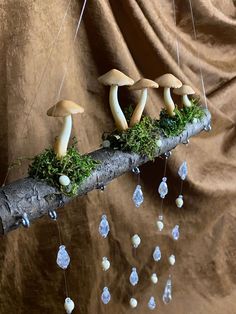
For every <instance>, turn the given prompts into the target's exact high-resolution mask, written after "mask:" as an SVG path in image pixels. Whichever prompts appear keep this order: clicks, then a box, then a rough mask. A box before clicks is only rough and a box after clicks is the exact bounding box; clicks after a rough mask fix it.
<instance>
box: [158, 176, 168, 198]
mask: <svg viewBox="0 0 236 314" xmlns="http://www.w3.org/2000/svg"><path fill="white" fill-rule="evenodd" d="M166 181H167V178H166V177H163V178H162V181H161V183H160V185H159V187H158V193H159V194H160V197H161V198H165V196H166V194H167V193H168V186H167V183H166Z"/></svg>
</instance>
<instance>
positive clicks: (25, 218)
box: [20, 213, 30, 228]
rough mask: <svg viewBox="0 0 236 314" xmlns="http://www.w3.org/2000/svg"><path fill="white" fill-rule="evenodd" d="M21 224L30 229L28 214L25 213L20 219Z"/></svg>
mask: <svg viewBox="0 0 236 314" xmlns="http://www.w3.org/2000/svg"><path fill="white" fill-rule="evenodd" d="M20 222H21V224H22V226H23V227H24V228H29V227H30V221H29V218H28V215H27V214H26V213H23V215H22V217H21V219H20Z"/></svg>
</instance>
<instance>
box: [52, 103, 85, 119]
mask: <svg viewBox="0 0 236 314" xmlns="http://www.w3.org/2000/svg"><path fill="white" fill-rule="evenodd" d="M82 112H84V108H83V107H81V106H80V105H77V104H76V103H75V102H73V101H71V100H60V101H59V102H58V103H56V105H54V106H52V107H51V108H50V109H48V111H47V115H48V116H51V117H66V116H68V115H70V114H76V113H82Z"/></svg>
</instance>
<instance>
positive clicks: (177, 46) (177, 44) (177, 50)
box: [172, 0, 180, 67]
mask: <svg viewBox="0 0 236 314" xmlns="http://www.w3.org/2000/svg"><path fill="white" fill-rule="evenodd" d="M172 6H173V12H174V22H175V27H176V30H177V19H176V9H175V0H172ZM175 46H176V57H177V63H178V66H179V67H180V53H179V41H178V38H177V36H176V40H175Z"/></svg>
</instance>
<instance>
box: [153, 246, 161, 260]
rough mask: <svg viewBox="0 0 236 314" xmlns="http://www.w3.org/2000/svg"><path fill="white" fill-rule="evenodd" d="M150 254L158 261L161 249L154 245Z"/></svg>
mask: <svg viewBox="0 0 236 314" xmlns="http://www.w3.org/2000/svg"><path fill="white" fill-rule="evenodd" d="M152 256H153V259H154V261H155V262H158V261H160V259H161V250H160V248H159V246H156V247H155V250H154V252H153V255H152Z"/></svg>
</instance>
